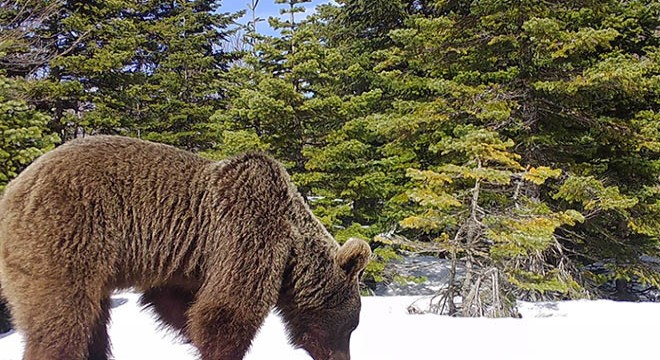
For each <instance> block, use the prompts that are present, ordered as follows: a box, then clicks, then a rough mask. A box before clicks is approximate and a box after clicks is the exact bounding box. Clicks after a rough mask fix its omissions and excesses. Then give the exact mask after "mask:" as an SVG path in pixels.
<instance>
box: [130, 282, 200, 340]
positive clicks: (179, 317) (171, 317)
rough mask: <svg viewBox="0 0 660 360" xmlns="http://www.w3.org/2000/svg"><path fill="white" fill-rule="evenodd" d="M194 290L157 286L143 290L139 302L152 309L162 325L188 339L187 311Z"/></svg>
mask: <svg viewBox="0 0 660 360" xmlns="http://www.w3.org/2000/svg"><path fill="white" fill-rule="evenodd" d="M195 293H196V292H195V291H193V290H186V289H182V288H178V287H174V286H172V287H157V288H152V289H149V290H147V291H145V292H144V294H143V295H142V297H141V298H140V303H141V304H142V305H144V306H145V307H148V308H151V309H153V311H154V312H155V313H156V315H157V316H158V320H160V321H161V322H162V323H163V324H164V325H166V326H168V327H170V328H172V329H173V330H175V331H177V332H178V333H179V335H181V336H182V337H184V339H185V340H189V338H188V332H187V330H186V327H187V323H188V316H187V312H188V309H190V305H192V302H193V301H194V300H195Z"/></svg>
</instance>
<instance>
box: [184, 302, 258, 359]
mask: <svg viewBox="0 0 660 360" xmlns="http://www.w3.org/2000/svg"><path fill="white" fill-rule="evenodd" d="M246 310H247V309H243V311H239V310H237V309H232V307H231V306H227V305H223V304H221V303H218V302H217V301H198V302H196V303H195V304H194V305H193V306H192V307H191V309H190V312H189V324H188V329H189V336H190V340H191V342H192V344H193V345H194V346H195V347H197V349H198V350H199V354H200V355H201V359H202V360H241V359H243V357H244V356H245V353H247V351H248V349H249V348H250V345H251V343H252V339H253V338H254V336H255V335H256V333H257V330H259V327H260V326H261V324H262V323H263V321H264V319H265V317H266V315H267V309H266V311H259V312H258V313H252V314H246Z"/></svg>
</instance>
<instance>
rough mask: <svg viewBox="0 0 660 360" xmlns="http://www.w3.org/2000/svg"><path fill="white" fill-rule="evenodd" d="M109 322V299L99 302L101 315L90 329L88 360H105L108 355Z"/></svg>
mask: <svg viewBox="0 0 660 360" xmlns="http://www.w3.org/2000/svg"><path fill="white" fill-rule="evenodd" d="M109 320H110V298H106V299H104V300H103V301H102V302H101V314H100V317H99V318H98V320H97V321H96V325H95V326H94V328H93V329H92V338H91V341H90V343H89V355H88V359H89V360H107V359H108V356H109V355H110V339H109V337H108V321H109Z"/></svg>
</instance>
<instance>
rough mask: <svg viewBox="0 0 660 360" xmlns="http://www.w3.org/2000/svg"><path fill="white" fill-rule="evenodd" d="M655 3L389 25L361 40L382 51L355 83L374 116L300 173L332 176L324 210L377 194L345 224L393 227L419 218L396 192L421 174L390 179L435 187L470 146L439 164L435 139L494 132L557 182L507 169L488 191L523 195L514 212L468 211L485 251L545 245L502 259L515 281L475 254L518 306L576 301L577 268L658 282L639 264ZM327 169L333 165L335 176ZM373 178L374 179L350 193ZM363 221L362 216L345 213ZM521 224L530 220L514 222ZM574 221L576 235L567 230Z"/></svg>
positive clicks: (652, 231) (504, 205) (522, 6)
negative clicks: (548, 299)
mask: <svg viewBox="0 0 660 360" xmlns="http://www.w3.org/2000/svg"><path fill="white" fill-rule="evenodd" d="M355 4H359V2H349V1H345V2H341V4H340V6H339V7H338V8H335V9H334V10H332V11H331V10H327V13H329V14H332V18H331V19H330V21H329V22H328V28H327V29H328V31H330V32H332V31H335V33H338V32H341V33H342V34H343V35H342V36H346V34H347V33H350V31H353V30H354V29H353V28H351V27H350V23H345V26H344V30H339V29H338V26H337V25H336V24H337V21H338V19H341V20H342V21H347V20H346V19H351V18H350V17H346V16H345V14H346V12H350V11H354V10H355V9H357V8H359V7H356V6H355ZM401 6H402V7H403V8H404V9H405V6H403V5H401ZM658 6H659V5H658V4H657V2H645V1H624V2H616V1H606V2H596V3H593V2H592V3H579V4H578V3H566V2H542V1H531V2H522V3H521V2H515V1H507V0H484V1H474V2H471V3H469V4H468V3H465V2H453V1H448V2H435V3H434V4H431V5H429V6H428V7H424V6H420V7H417V9H423V10H420V11H417V12H415V11H409V10H406V11H403V13H404V14H407V15H406V16H404V17H403V19H402V24H401V25H400V26H398V28H397V27H396V26H391V27H390V28H389V32H388V34H387V41H384V42H376V43H379V44H382V43H385V44H388V43H389V44H391V46H389V47H388V46H384V47H383V48H381V50H378V51H375V52H374V53H373V54H372V55H371V59H379V63H378V64H376V65H375V66H374V68H373V70H374V73H373V74H375V75H377V77H376V78H374V77H373V76H370V75H368V76H363V77H362V79H368V80H367V82H366V85H365V86H364V88H371V89H374V88H377V89H379V90H380V91H381V93H382V95H381V99H385V100H386V101H387V102H389V106H381V107H380V108H378V107H372V108H371V109H372V110H373V112H372V113H370V114H367V115H366V116H362V117H357V118H354V119H352V120H350V121H348V122H346V123H345V125H344V126H343V127H342V129H341V130H340V131H338V132H336V133H335V135H334V136H333V138H332V140H331V141H330V143H329V145H327V146H325V147H324V148H323V149H322V150H316V152H315V154H316V155H315V156H312V157H311V160H310V164H311V165H309V166H312V165H313V166H318V167H319V169H321V170H322V172H323V173H324V176H325V177H333V176H334V177H336V178H341V179H342V180H343V181H342V182H343V184H344V185H341V184H340V183H339V182H337V183H336V184H338V187H337V189H336V190H333V193H334V194H338V198H342V195H341V194H344V195H345V196H346V197H347V198H348V197H349V196H352V194H353V192H352V191H350V188H351V186H354V184H369V186H370V188H371V189H374V190H375V191H373V192H372V193H373V194H377V195H374V196H373V197H372V198H371V201H361V202H354V203H351V205H353V206H352V207H351V208H350V210H348V211H347V214H344V219H349V221H350V219H356V218H361V219H363V220H366V222H365V223H364V224H366V225H372V224H376V223H380V225H378V226H377V227H378V228H380V230H381V231H382V230H387V229H388V225H387V224H392V223H393V222H394V220H396V219H401V218H406V217H410V216H413V215H415V214H419V209H418V210H414V207H413V208H409V207H408V206H409V203H408V202H407V200H408V199H409V197H408V196H400V195H396V194H397V193H405V192H406V189H410V188H411V187H414V188H416V189H418V190H420V189H424V186H425V185H423V183H424V181H426V180H424V178H423V177H422V178H419V176H418V177H416V178H414V179H412V180H413V182H409V181H408V180H407V179H406V178H405V173H406V169H407V168H413V169H418V170H421V171H426V170H434V173H436V174H440V175H443V174H444V175H445V176H448V175H447V174H446V173H445V172H444V171H446V168H445V166H448V164H452V166H457V167H459V168H463V167H465V166H466V164H467V163H466V162H465V161H466V160H465V156H466V155H467V154H470V151H472V150H470V149H469V148H465V149H463V150H460V151H459V150H454V151H451V152H448V153H446V154H443V153H442V151H439V149H440V148H439V147H438V145H437V144H440V143H443V141H444V140H443V139H448V138H453V139H454V140H453V141H457V143H458V144H460V143H463V141H462V140H460V139H461V138H462V137H469V133H470V132H472V131H474V134H475V136H476V134H485V133H488V134H492V135H493V136H494V134H497V137H496V138H498V139H500V141H503V140H502V139H511V140H512V141H513V143H512V145H511V146H510V147H509V150H507V152H510V153H511V154H512V155H516V154H517V156H519V158H518V159H516V162H517V163H518V164H519V165H520V167H521V168H522V169H526V170H525V171H539V170H538V169H548V170H547V171H555V170H551V169H557V170H559V169H561V170H562V172H561V176H560V177H559V178H557V179H555V178H554V177H550V179H551V180H550V181H545V180H544V181H541V182H540V183H538V184H537V183H534V182H533V181H532V182H530V181H527V180H524V181H523V180H515V179H524V176H525V175H524V174H526V172H524V171H522V170H520V169H518V170H515V169H509V170H508V171H510V172H511V173H510V174H509V175H511V176H508V177H506V176H505V178H507V179H509V180H508V181H509V183H506V184H499V185H498V186H495V187H494V190H492V192H493V193H494V194H504V193H508V194H509V195H511V196H512V194H515V193H516V189H518V190H517V191H518V194H521V192H520V191H523V190H524V192H522V193H523V194H527V195H526V196H525V197H520V196H519V199H524V201H523V202H524V203H525V204H523V203H521V204H519V205H517V206H518V207H516V206H512V204H513V203H512V202H511V201H510V200H509V199H507V198H506V197H504V196H501V195H500V196H494V195H493V196H490V195H489V196H487V197H486V198H485V199H484V200H483V201H488V203H487V204H488V206H486V205H487V204H486V203H481V204H479V202H477V204H479V206H480V207H481V208H483V209H484V213H483V214H482V216H483V218H482V220H480V221H481V222H482V223H483V224H488V226H485V225H484V227H481V228H480V229H481V232H480V233H481V234H483V236H482V237H481V239H484V240H485V241H486V244H488V242H494V241H496V240H497V241H503V242H505V243H506V242H510V241H512V239H516V240H515V241H521V239H520V238H517V237H516V236H517V235H515V234H516V233H517V232H520V231H522V230H520V229H518V228H525V227H526V228H527V229H526V230H525V231H530V232H532V233H533V232H535V231H536V232H537V233H538V236H540V237H542V238H544V239H545V240H544V241H542V242H541V244H546V245H548V244H551V243H552V242H556V244H553V245H549V246H550V247H547V248H546V250H547V251H542V252H541V253H542V256H541V258H542V259H544V260H543V261H545V265H543V266H541V267H538V266H534V265H533V264H532V261H531V259H532V258H533V256H532V254H530V253H529V252H528V251H527V250H525V252H527V253H528V255H529V257H528V260H526V261H522V260H520V259H519V260H520V261H517V263H521V261H522V262H523V263H524V262H526V263H527V266H526V267H525V268H524V269H519V270H522V271H523V272H521V271H519V270H516V271H513V270H515V268H507V266H510V265H511V263H512V262H511V261H508V260H506V259H508V258H509V256H512V254H513V253H512V252H511V251H513V250H511V249H509V250H507V251H504V252H502V251H500V249H499V247H498V246H495V245H492V246H489V247H488V248H489V249H490V250H489V251H490V252H491V253H490V255H489V258H490V260H492V263H493V264H496V265H497V264H499V265H498V266H500V269H501V270H503V271H502V272H501V273H502V274H506V276H507V280H508V281H509V282H510V283H511V284H515V285H516V286H518V289H519V290H520V291H522V292H524V293H526V294H527V296H531V297H536V296H538V295H539V294H543V295H544V296H547V295H552V294H555V295H559V296H567V295H561V294H571V293H572V294H574V295H568V296H578V295H577V294H581V292H580V291H575V290H578V288H576V287H575V284H574V282H573V280H576V281H579V282H580V283H581V284H582V285H588V284H589V282H587V281H586V280H585V278H584V277H583V276H587V277H588V276H589V275H590V274H589V273H588V272H587V273H582V272H581V271H579V269H580V268H579V267H577V264H579V263H585V264H589V263H592V262H596V261H603V262H605V263H607V264H608V266H610V265H611V268H612V269H613V270H614V271H613V272H611V273H610V276H611V277H613V278H620V279H621V278H623V279H628V278H631V277H636V278H637V279H641V280H642V281H646V282H648V283H650V284H658V283H657V280H658V274H657V273H656V272H655V271H654V270H653V269H652V268H651V267H649V266H647V265H648V264H647V263H645V262H643V261H640V259H641V257H640V256H641V255H644V254H646V255H656V254H657V251H658V237H657V235H658V232H657V225H658V222H657V220H654V219H657V209H658V205H657V204H658V191H657V186H658V180H657V179H658V167H657V163H658V153H657V150H658V149H657V147H655V143H656V141H655V137H657V116H656V113H657V111H658V103H659V101H658V92H657V88H658V87H657V80H658V76H657V74H658V56H657V53H658V41H659V37H658V36H657V27H658V25H659V24H658V21H660V16H658V15H659V12H658V11H659V7H658ZM399 9H401V8H399ZM333 19H334V20H333ZM333 21H334V22H333ZM351 21H354V22H357V26H358V28H359V26H362V25H360V22H364V21H371V22H373V23H376V22H377V21H378V20H376V19H373V18H370V19H368V20H365V19H358V18H355V17H353V18H352V20H351ZM383 23H388V22H387V21H384V22H383ZM393 24H396V22H393ZM365 28H366V29H369V27H368V26H367V27H365ZM328 38H329V39H333V41H334V42H332V41H331V42H330V43H331V44H332V45H333V46H337V47H341V46H345V45H342V42H341V41H340V40H338V39H341V36H340V37H332V36H328ZM343 49H346V48H343ZM356 64H358V62H356ZM363 64H364V63H363ZM356 68H357V66H356ZM366 71H367V72H368V71H369V70H368V69H367V70H366ZM380 104H381V105H382V104H383V102H381V103H380ZM465 129H473V130H471V131H470V132H466V130H465ZM484 132H485V133H484ZM458 134H464V135H460V136H459V135H458ZM472 146H476V145H475V144H473V145H472ZM452 154H453V155H452ZM458 154H462V156H463V157H460V156H457V155H458ZM342 162H344V163H345V164H346V165H347V167H346V168H341V167H337V166H335V164H341V163H342ZM473 163H474V162H473ZM333 166H335V167H333ZM348 166H350V168H349V167H348ZM360 168H361V169H360ZM347 169H360V170H357V171H355V170H349V171H346V170H347ZM439 169H445V170H443V171H439ZM535 169H536V170H535ZM464 170H465V169H464ZM514 170H515V171H514ZM379 171H380V172H381V173H382V174H386V176H382V177H380V180H375V181H372V182H368V181H364V179H365V177H368V178H370V179H373V178H374V177H377V174H378V172H379ZM466 171H467V170H466ZM471 171H472V170H471ZM544 171H545V170H544ZM408 172H409V173H410V171H408ZM468 173H469V172H467V173H465V174H468ZM465 174H463V175H462V176H467V175H465ZM553 174H554V173H553ZM429 176H432V177H433V176H435V175H433V173H429ZM484 176H485V175H484ZM468 179H471V180H470V181H472V182H467V183H466V180H465V179H464V180H462V181H461V182H458V184H463V186H464V188H461V187H460V186H457V183H452V184H453V185H452V186H451V187H449V188H448V189H445V190H443V192H440V193H439V194H440V195H442V194H444V193H447V194H449V195H451V196H452V197H455V198H457V199H458V202H459V203H461V204H463V205H462V206H466V205H465V204H467V203H466V202H465V201H464V200H465V198H462V197H461V196H459V195H460V193H461V191H465V189H473V186H474V185H475V183H474V181H475V179H474V177H468ZM427 180H428V179H427ZM514 180H515V181H514ZM420 181H421V182H422V184H420V183H419V182H420ZM520 181H522V183H521V182H520ZM516 182H517V183H519V184H522V185H521V186H520V187H518V185H515V184H517V183H516ZM420 186H421V187H420ZM482 189H483V187H482ZM420 191H421V190H420ZM452 191H453V192H456V193H453V192H452ZM355 193H358V194H359V196H362V195H365V194H367V193H368V192H367V191H364V190H363V189H360V190H359V191H357V192H355ZM407 193H409V194H410V192H409V191H408V192H407ZM418 200H419V199H418ZM521 201H522V200H521ZM523 205H524V206H523ZM426 206H430V205H429V204H426V205H422V209H423V208H425V207H426ZM456 206H457V208H460V206H459V205H456ZM525 208H526V210H525ZM574 211H577V212H574ZM370 213H371V214H374V216H372V217H369V216H364V215H360V214H370ZM449 213H451V211H449ZM523 214H524V216H523ZM528 217H529V218H530V220H529V222H527V221H523V220H522V219H524V218H528ZM582 218H584V222H583V223H580V222H579V221H577V220H581V219H582ZM533 219H536V220H533ZM543 219H545V220H543ZM539 222H541V223H544V224H546V225H547V226H545V227H544V230H540V229H536V230H535V227H536V226H538V225H539V224H540V223H539ZM459 223H461V222H460V221H459ZM463 223H465V222H463ZM468 223H469V222H468ZM408 225H411V226H413V227H414V228H417V225H419V224H410V223H409V224H408ZM505 225H506V226H505ZM443 226H444V225H442V226H439V228H442V229H444V230H442V231H440V232H436V233H433V231H431V232H430V233H426V234H425V233H419V232H411V231H410V230H404V231H403V232H404V234H407V235H409V236H413V237H417V238H419V239H422V240H432V239H436V238H437V237H438V236H439V235H440V234H442V233H447V234H457V233H459V232H457V231H456V228H453V230H452V228H451V227H443ZM454 226H459V225H454ZM439 228H438V229H439ZM515 229H518V230H515ZM427 230H430V229H427ZM436 230H437V229H436ZM464 235H465V234H464ZM541 235H542V236H541ZM521 236H522V235H521ZM523 238H528V236H526V235H525V236H523ZM555 239H556V241H555ZM553 249H554V250H553ZM536 250H538V249H536ZM520 251H522V250H520ZM553 252H554V255H552V253H553ZM523 253H524V252H523ZM559 253H560V254H562V255H561V256H559V257H557V255H558V254H559ZM502 254H508V255H506V256H504V257H502V256H503V255H502ZM521 254H522V253H521ZM458 255H459V256H465V253H464V252H463V253H461V252H460V251H459V252H458ZM519 255H520V254H519ZM519 255H516V256H519ZM567 255H570V256H569V257H566V256H567ZM498 257H499V258H498ZM568 259H570V261H568ZM504 260H506V261H504ZM557 261H558V262H557ZM536 264H539V262H536ZM559 265H561V267H563V268H564V269H568V270H572V271H570V275H571V276H565V275H566V274H567V273H566V272H563V273H561V274H560V273H559V272H556V271H555V270H556V269H559V267H558V266H559ZM534 269H535V270H534ZM530 271H531V272H530ZM548 274H552V276H547V275H548ZM562 274H563V275H562ZM559 275H561V276H559ZM592 275H593V274H592ZM559 280H561V282H563V283H560V282H557V281H559ZM551 284H552V285H551ZM589 290H594V289H593V288H589Z"/></svg>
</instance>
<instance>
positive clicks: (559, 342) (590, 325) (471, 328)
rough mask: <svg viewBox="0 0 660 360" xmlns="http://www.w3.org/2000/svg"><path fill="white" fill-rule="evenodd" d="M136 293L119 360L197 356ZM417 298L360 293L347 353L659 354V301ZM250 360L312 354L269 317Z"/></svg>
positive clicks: (118, 329) (524, 358)
mask: <svg viewBox="0 0 660 360" xmlns="http://www.w3.org/2000/svg"><path fill="white" fill-rule="evenodd" d="M137 299H138V295H137V294H134V293H130V292H129V293H121V294H118V295H116V296H115V301H116V304H117V306H116V307H115V308H114V309H113V312H112V320H113V321H112V325H111V327H110V336H111V339H112V342H113V353H114V355H115V358H116V359H117V360H132V359H136V360H138V359H139V360H143V359H176V360H187V359H195V358H196V357H195V352H194V350H193V349H192V347H190V346H189V345H185V344H181V343H180V342H178V341H177V340H176V339H175V338H173V337H172V336H171V335H170V334H168V333H167V332H165V331H162V330H158V329H157V327H156V324H155V323H154V321H153V319H152V318H151V316H150V314H149V313H148V312H144V311H140V309H139V308H138V306H137V305H136V301H137ZM415 299H418V298H417V297H403V296H392V297H384V296H375V297H365V298H363V302H362V303H363V307H362V314H361V322H360V326H359V327H358V329H357V330H356V331H355V332H354V333H353V338H352V341H351V355H352V356H351V358H352V359H354V360H356V359H357V360H366V359H374V360H385V359H392V360H394V359H397V360H398V359H412V360H422V359H429V360H431V359H433V360H436V359H489V360H499V359H502V360H517V359H520V360H543V359H548V360H550V359H551V360H557V359H580V360H588V359H598V360H602V359H613V360H614V359H617V360H618V359H658V358H660V350H658V348H656V345H657V341H658V339H659V337H658V331H657V326H658V324H660V303H622V302H613V301H607V300H599V301H587V300H584V301H566V302H557V303H522V304H521V313H522V314H523V318H522V319H483V318H481V319H474V318H473V319H466V318H450V317H446V316H437V315H409V314H408V313H407V311H406V307H407V306H408V305H409V304H410V303H412V302H413V301H414V300H415ZM21 341H22V339H21V336H20V334H18V333H9V334H4V335H0V360H19V359H20V358H21V354H22V348H23V346H22V343H21ZM246 359H247V360H262V359H263V360H266V359H268V360H271V359H286V360H289V359H290V360H303V359H305V360H309V359H310V357H309V356H307V354H306V353H305V352H304V351H303V350H295V349H293V348H291V346H289V345H287V342H286V335H285V333H284V327H283V325H282V323H281V322H280V321H279V319H278V318H277V317H276V316H272V315H271V316H270V317H269V318H268V319H267V320H266V323H265V324H264V326H263V328H262V329H261V331H260V333H259V335H258V336H257V338H256V339H255V341H254V344H253V346H252V349H251V351H250V353H249V354H248V356H247V357H246Z"/></svg>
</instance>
